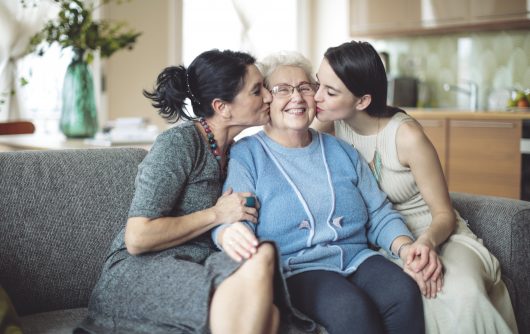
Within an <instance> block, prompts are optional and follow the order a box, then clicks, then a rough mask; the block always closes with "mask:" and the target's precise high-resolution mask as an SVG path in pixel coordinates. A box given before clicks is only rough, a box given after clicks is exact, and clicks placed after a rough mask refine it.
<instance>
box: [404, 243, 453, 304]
mask: <svg viewBox="0 0 530 334" xmlns="http://www.w3.org/2000/svg"><path fill="white" fill-rule="evenodd" d="M403 253H404V257H405V260H404V263H403V270H404V271H405V272H406V273H407V274H409V275H410V276H411V277H412V278H413V279H414V280H415V281H416V283H418V286H419V288H420V291H421V294H422V295H423V296H425V297H426V298H436V294H437V293H438V292H440V291H442V286H443V265H442V262H441V261H440V258H439V257H438V254H437V253H436V251H435V250H434V247H433V246H432V245H431V244H429V243H428V242H425V241H423V240H421V239H418V240H416V242H414V243H413V244H411V245H410V246H408V247H406V248H405V249H404V251H403Z"/></svg>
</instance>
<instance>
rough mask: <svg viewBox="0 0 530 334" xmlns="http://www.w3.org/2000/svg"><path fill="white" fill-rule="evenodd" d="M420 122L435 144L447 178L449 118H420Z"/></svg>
mask: <svg viewBox="0 0 530 334" xmlns="http://www.w3.org/2000/svg"><path fill="white" fill-rule="evenodd" d="M418 122H419V123H420V124H421V126H422V127H423V132H424V133H425V134H426V135H427V137H428V138H429V140H430V141H431V143H432V144H433V146H434V148H435V149H436V152H437V153H438V158H439V159H440V164H441V165H442V169H443V171H444V174H445V179H446V180H447V171H446V168H447V167H446V166H447V142H448V140H447V120H445V119H418Z"/></svg>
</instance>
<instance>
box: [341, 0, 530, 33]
mask: <svg viewBox="0 0 530 334" xmlns="http://www.w3.org/2000/svg"><path fill="white" fill-rule="evenodd" d="M529 9H530V0H350V33H351V35H352V36H368V37H389V36H408V35H411V34H414V35H421V34H432V33H444V32H458V31H461V32H469V31H471V30H487V29H495V28H498V27H502V29H510V28H524V27H530V12H529Z"/></svg>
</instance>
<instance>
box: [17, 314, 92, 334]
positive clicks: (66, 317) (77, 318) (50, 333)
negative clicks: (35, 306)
mask: <svg viewBox="0 0 530 334" xmlns="http://www.w3.org/2000/svg"><path fill="white" fill-rule="evenodd" d="M86 315H87V309H86V308H75V309H68V310H62V311H51V312H43V313H36V314H32V315H28V316H25V317H22V318H21V322H22V329H23V330H24V333H39V334H72V331H73V329H74V328H75V327H76V326H77V325H78V324H79V323H80V322H81V320H83V319H84V318H85V317H86Z"/></svg>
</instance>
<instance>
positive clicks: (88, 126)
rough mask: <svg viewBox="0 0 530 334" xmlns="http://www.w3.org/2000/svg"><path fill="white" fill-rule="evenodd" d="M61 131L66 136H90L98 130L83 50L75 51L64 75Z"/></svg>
mask: <svg viewBox="0 0 530 334" xmlns="http://www.w3.org/2000/svg"><path fill="white" fill-rule="evenodd" d="M59 124H60V129H61V132H62V133H64V135H65V136H66V137H68V138H90V137H93V136H94V135H95V134H96V132H97V130H98V115H97V111H96V99H95V96H94V80H93V78H92V73H90V68H89V67H88V64H87V63H86V62H85V61H83V52H80V51H79V52H75V53H74V57H73V59H72V62H71V63H70V65H68V68H67V69H66V74H65V76H64V83H63V105H62V108H61V120H60V123H59Z"/></svg>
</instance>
